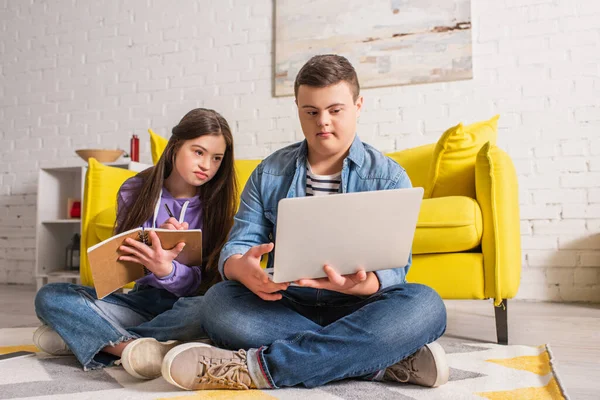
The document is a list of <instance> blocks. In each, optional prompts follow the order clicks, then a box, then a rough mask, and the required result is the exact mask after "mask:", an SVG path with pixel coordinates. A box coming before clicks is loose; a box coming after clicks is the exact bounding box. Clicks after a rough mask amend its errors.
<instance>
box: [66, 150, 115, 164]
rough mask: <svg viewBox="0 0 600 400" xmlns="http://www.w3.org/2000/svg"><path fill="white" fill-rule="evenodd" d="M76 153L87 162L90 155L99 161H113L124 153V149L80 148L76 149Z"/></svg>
mask: <svg viewBox="0 0 600 400" xmlns="http://www.w3.org/2000/svg"><path fill="white" fill-rule="evenodd" d="M75 153H77V155H78V156H79V157H81V158H83V159H84V160H85V161H86V162H87V161H88V159H89V158H90V157H94V158H95V159H96V160H98V161H99V162H113V161H117V159H118V158H119V157H121V156H122V155H123V150H104V149H79V150H75Z"/></svg>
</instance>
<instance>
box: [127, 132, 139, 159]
mask: <svg viewBox="0 0 600 400" xmlns="http://www.w3.org/2000/svg"><path fill="white" fill-rule="evenodd" d="M129 146H130V149H129V155H130V156H131V161H140V138H138V136H137V135H133V136H131V141H130V143H129Z"/></svg>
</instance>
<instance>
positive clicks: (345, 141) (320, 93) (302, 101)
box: [296, 81, 363, 157]
mask: <svg viewBox="0 0 600 400" xmlns="http://www.w3.org/2000/svg"><path fill="white" fill-rule="evenodd" d="M362 102H363V98H362V96H361V97H359V98H358V99H357V100H356V101H354V99H353V96H352V90H351V89H350V85H348V83H346V82H345V81H341V82H339V83H336V84H335V85H330V86H326V87H322V88H318V87H313V86H307V85H300V87H299V88H298V97H297V98H296V104H297V105H298V116H299V118H300V125H301V126H302V132H304V137H306V141H307V142H308V150H309V152H313V153H314V154H313V155H318V156H321V157H333V156H338V155H340V154H341V153H345V152H346V151H348V149H349V148H350V146H351V145H352V141H353V140H354V134H355V133H356V121H357V119H358V116H359V115H360V110H361V107H362Z"/></svg>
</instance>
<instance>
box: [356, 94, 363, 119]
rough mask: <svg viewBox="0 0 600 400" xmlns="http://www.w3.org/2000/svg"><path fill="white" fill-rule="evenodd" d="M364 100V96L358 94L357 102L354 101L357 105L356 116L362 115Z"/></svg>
mask: <svg viewBox="0 0 600 400" xmlns="http://www.w3.org/2000/svg"><path fill="white" fill-rule="evenodd" d="M363 101H364V99H363V97H362V96H358V99H356V102H355V103H354V105H355V106H356V117H359V116H360V110H361V109H362V106H363Z"/></svg>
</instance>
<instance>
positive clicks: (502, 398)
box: [476, 378, 565, 400]
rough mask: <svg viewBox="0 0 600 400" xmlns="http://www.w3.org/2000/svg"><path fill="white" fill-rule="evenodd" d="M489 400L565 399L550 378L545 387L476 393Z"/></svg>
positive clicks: (554, 381)
mask: <svg viewBox="0 0 600 400" xmlns="http://www.w3.org/2000/svg"><path fill="white" fill-rule="evenodd" d="M476 394H477V395H479V396H481V397H485V398H486V399H489V400H522V399H529V400H560V399H565V397H564V396H563V393H562V391H561V390H560V387H559V386H558V382H556V378H552V379H551V380H550V382H548V384H547V385H546V386H542V387H529V388H523V389H515V390H506V391H502V392H487V393H476Z"/></svg>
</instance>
